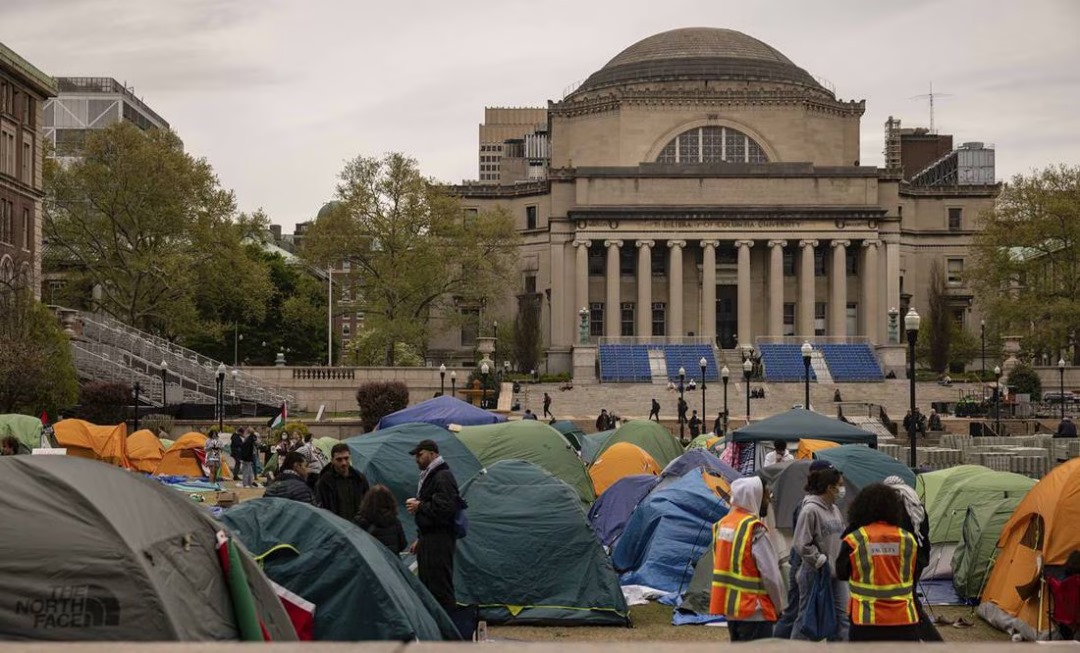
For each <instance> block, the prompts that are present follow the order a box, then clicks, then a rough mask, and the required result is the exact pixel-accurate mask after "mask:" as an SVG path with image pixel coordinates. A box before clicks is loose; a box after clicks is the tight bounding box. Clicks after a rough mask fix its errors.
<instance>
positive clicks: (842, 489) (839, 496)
mask: <svg viewBox="0 0 1080 653" xmlns="http://www.w3.org/2000/svg"><path fill="white" fill-rule="evenodd" d="M846 495H847V488H846V487H844V486H843V485H841V486H840V489H838V490H837V491H836V500H837V501H839V500H840V499H843V498H844V497H845V496H846Z"/></svg>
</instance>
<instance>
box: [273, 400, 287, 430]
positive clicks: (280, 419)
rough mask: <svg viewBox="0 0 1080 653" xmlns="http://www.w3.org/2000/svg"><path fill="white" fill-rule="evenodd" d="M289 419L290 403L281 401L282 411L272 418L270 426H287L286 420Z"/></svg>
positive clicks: (274, 427)
mask: <svg viewBox="0 0 1080 653" xmlns="http://www.w3.org/2000/svg"><path fill="white" fill-rule="evenodd" d="M287 419H289V404H288V402H285V401H283V402H281V412H280V413H278V414H277V416H275V417H274V419H272V420H270V428H272V429H276V428H277V427H279V426H285V420H287Z"/></svg>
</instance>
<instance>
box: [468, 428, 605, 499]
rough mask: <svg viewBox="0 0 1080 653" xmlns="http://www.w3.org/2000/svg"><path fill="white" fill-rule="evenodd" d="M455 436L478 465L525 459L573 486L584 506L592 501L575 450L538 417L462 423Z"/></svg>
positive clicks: (593, 495)
mask: <svg viewBox="0 0 1080 653" xmlns="http://www.w3.org/2000/svg"><path fill="white" fill-rule="evenodd" d="M457 437H458V439H459V440H461V441H462V442H464V443H465V446H467V447H468V448H469V450H470V451H472V452H473V454H474V455H475V456H476V458H477V459H478V460H479V461H480V464H481V465H491V464H493V463H496V462H499V461H500V460H527V461H529V462H531V463H535V464H537V465H539V466H541V467H543V468H544V469H546V470H547V471H548V472H550V473H551V474H554V475H555V477H556V478H558V479H560V480H562V481H564V482H565V483H566V484H568V485H569V486H571V487H572V488H574V490H576V491H577V493H578V496H580V497H581V501H582V502H583V503H584V504H586V510H587V509H588V505H589V504H592V502H593V501H596V491H595V489H594V488H593V482H592V478H590V477H589V472H588V470H586V469H585V464H584V463H582V462H581V458H579V457H578V454H577V452H576V451H575V450H574V448H573V447H572V446H570V443H569V442H567V441H566V438H564V437H563V435H562V434H561V433H559V432H558V431H556V430H555V429H553V428H551V427H550V426H548V425H547V424H545V423H543V422H541V421H539V420H531V419H530V420H521V421H519V422H503V423H502V424H489V425H487V426H466V427H464V428H462V429H461V431H460V432H459V433H458V434H457Z"/></svg>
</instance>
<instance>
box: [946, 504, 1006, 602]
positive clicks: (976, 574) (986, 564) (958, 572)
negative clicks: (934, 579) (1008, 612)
mask: <svg viewBox="0 0 1080 653" xmlns="http://www.w3.org/2000/svg"><path fill="white" fill-rule="evenodd" d="M1021 500H1023V497H1022V496H1010V497H1006V498H1002V499H995V500H994V501H988V502H985V503H979V504H975V505H972V506H968V509H967V512H966V513H965V515H964V524H963V527H962V528H961V530H960V543H959V544H958V545H957V546H956V552H955V553H953V557H952V569H953V587H955V588H956V594H957V595H958V596H959V597H960V598H962V599H978V598H979V595H980V594H981V593H982V589H983V585H984V584H985V583H986V578H987V576H989V575H990V567H991V565H992V563H993V558H994V551H995V550H996V548H997V540H998V537H999V536H1000V535H1001V531H1002V529H1004V528H1005V522H1007V521H1009V518H1010V517H1012V514H1013V511H1015V510H1016V506H1018V505H1020V501H1021Z"/></svg>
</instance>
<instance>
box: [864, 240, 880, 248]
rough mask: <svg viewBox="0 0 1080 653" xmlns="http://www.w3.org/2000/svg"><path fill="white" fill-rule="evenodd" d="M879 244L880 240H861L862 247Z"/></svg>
mask: <svg viewBox="0 0 1080 653" xmlns="http://www.w3.org/2000/svg"><path fill="white" fill-rule="evenodd" d="M880 245H881V241H880V240H864V241H862V246H863V247H879V246H880Z"/></svg>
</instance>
